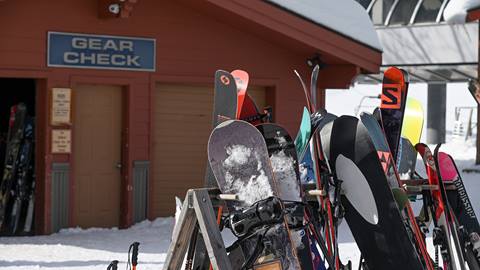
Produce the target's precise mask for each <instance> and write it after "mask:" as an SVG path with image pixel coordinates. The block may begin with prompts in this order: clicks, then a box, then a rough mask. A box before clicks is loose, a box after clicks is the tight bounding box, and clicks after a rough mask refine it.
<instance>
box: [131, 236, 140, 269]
mask: <svg viewBox="0 0 480 270" xmlns="http://www.w3.org/2000/svg"><path fill="white" fill-rule="evenodd" d="M139 245H140V243H139V242H133V244H132V246H133V248H132V266H133V267H134V269H135V267H136V266H137V264H138V246H139Z"/></svg>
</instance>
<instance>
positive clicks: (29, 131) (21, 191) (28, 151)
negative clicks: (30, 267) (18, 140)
mask: <svg viewBox="0 0 480 270" xmlns="http://www.w3.org/2000/svg"><path fill="white" fill-rule="evenodd" d="M33 132H34V127H33V119H32V118H30V117H27V118H26V120H25V130H24V140H23V143H22V148H21V151H20V156H19V158H18V165H17V174H16V177H17V181H16V186H15V191H14V192H12V196H13V198H14V201H13V206H12V209H11V214H10V226H9V227H10V232H11V233H12V234H15V232H16V231H17V228H18V226H19V222H20V216H21V215H22V213H23V212H24V207H23V206H24V202H25V201H28V198H29V197H28V189H29V186H28V184H29V183H28V180H29V178H30V176H31V174H32V171H33V165H32V157H33V147H34V145H33Z"/></svg>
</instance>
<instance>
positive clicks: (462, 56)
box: [355, 0, 479, 84]
mask: <svg viewBox="0 0 480 270" xmlns="http://www.w3.org/2000/svg"><path fill="white" fill-rule="evenodd" d="M356 1H357V2H358V3H359V4H361V5H362V6H363V7H364V8H365V9H366V11H367V13H368V14H369V15H370V17H371V19H372V21H373V23H374V24H375V27H376V30H377V34H378V37H379V39H380V43H381V44H382V47H383V59H382V68H381V71H383V70H385V69H386V68H387V67H389V66H397V67H401V68H404V69H405V70H407V71H408V72H409V73H410V81H411V82H414V83H415V82H422V83H448V82H466V81H469V80H474V79H477V78H478V60H479V58H478V48H479V46H478V44H479V24H478V22H471V23H465V24H454V25H451V24H447V23H445V21H444V19H443V11H444V10H445V7H446V6H447V4H448V3H449V0H356ZM382 78H383V74H382V73H380V74H369V75H359V76H358V77H356V78H355V82H358V83H366V84H376V83H379V82H381V80H382Z"/></svg>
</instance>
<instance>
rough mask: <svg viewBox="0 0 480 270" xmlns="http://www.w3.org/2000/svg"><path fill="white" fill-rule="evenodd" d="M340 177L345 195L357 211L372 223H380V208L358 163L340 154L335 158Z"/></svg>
mask: <svg viewBox="0 0 480 270" xmlns="http://www.w3.org/2000/svg"><path fill="white" fill-rule="evenodd" d="M335 167H336V168H337V176H338V179H341V180H342V181H343V183H342V188H343V190H344V192H345V196H346V197H347V199H348V200H349V201H350V203H351V204H352V206H353V207H354V208H355V210H357V212H358V213H359V214H360V215H361V216H362V218H363V219H365V220H366V221H367V222H368V223H370V224H372V225H377V224H378V210H377V204H376V203H375V198H374V197H373V192H372V190H371V189H370V185H369V184H368V181H367V179H366V178H365V176H364V175H363V173H362V171H361V170H360V169H359V168H358V167H357V165H356V164H355V163H354V162H353V161H352V160H351V159H349V158H347V157H345V156H344V155H342V154H340V155H338V157H337V160H335Z"/></svg>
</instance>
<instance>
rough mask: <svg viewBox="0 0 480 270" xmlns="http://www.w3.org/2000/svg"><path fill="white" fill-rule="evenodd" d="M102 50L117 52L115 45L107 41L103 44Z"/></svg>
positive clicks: (111, 41) (113, 42)
mask: <svg viewBox="0 0 480 270" xmlns="http://www.w3.org/2000/svg"><path fill="white" fill-rule="evenodd" d="M103 49H104V50H109V49H110V50H114V51H118V47H117V44H115V41H113V40H111V39H109V40H107V42H105V45H103Z"/></svg>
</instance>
